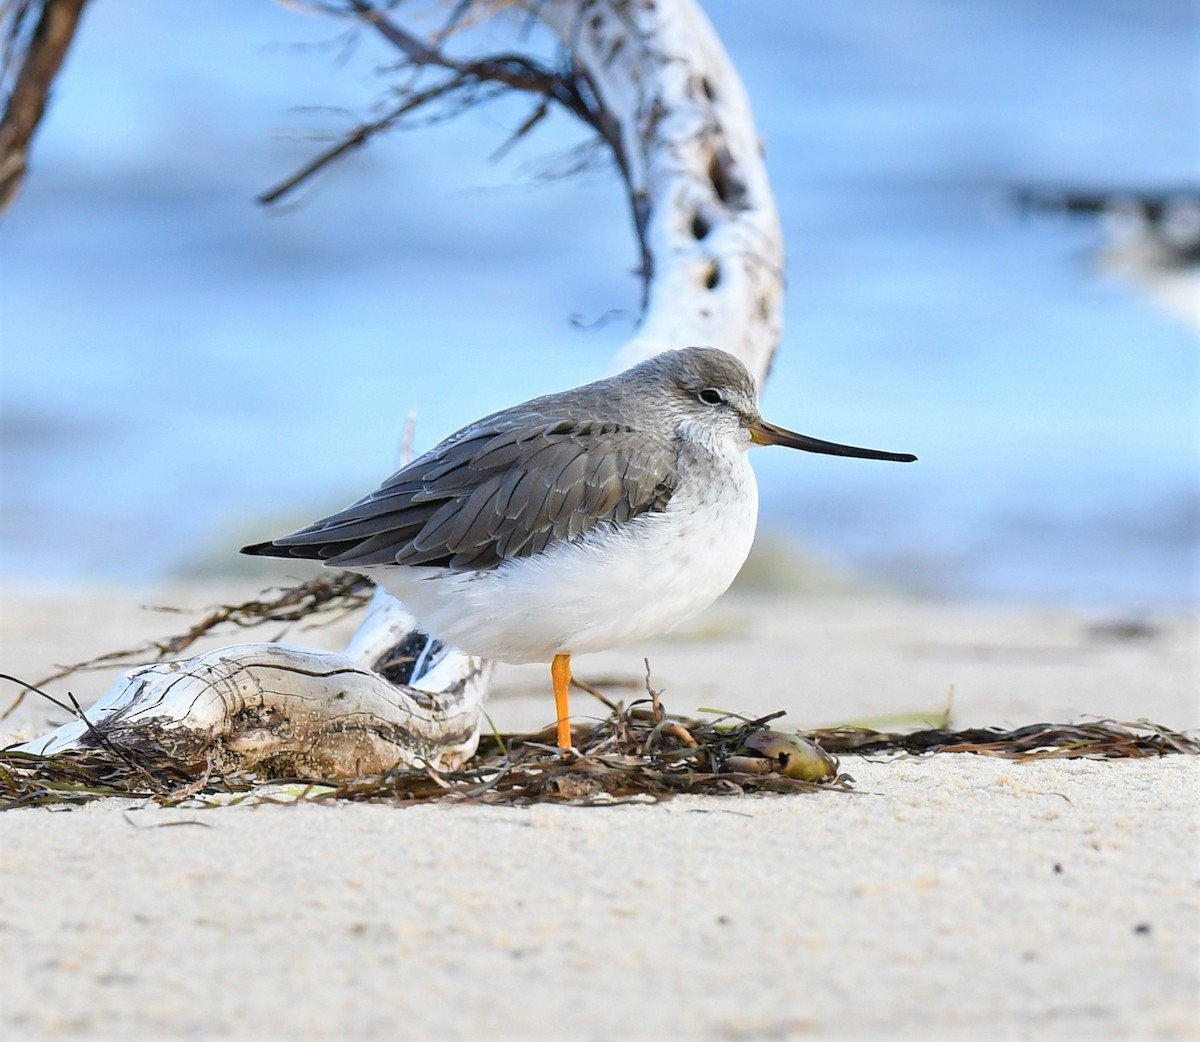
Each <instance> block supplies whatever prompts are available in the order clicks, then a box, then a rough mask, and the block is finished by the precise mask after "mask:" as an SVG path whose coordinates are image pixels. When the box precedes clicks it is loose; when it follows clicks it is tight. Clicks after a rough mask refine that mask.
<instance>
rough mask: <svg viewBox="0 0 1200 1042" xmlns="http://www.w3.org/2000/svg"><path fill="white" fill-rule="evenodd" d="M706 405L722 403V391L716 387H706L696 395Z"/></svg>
mask: <svg viewBox="0 0 1200 1042" xmlns="http://www.w3.org/2000/svg"><path fill="white" fill-rule="evenodd" d="M696 397H697V398H699V399H700V400H701V401H702V402H703V403H704V404H705V405H720V404H721V403H722V402H723V401H725V399H724V398H722V397H721V392H720V391H718V390H717V389H716V388H715V387H706V388H704V390H703V391H701V392H700V393H699V394H698V395H696Z"/></svg>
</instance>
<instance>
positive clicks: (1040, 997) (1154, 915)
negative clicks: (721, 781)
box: [0, 590, 1200, 1040]
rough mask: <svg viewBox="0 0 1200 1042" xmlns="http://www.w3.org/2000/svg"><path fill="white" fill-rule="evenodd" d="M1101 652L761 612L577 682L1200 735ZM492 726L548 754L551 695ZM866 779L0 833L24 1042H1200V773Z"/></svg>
mask: <svg viewBox="0 0 1200 1042" xmlns="http://www.w3.org/2000/svg"><path fill="white" fill-rule="evenodd" d="M227 592H228V591H223V593H227ZM167 596H168V595H166V594H163V595H160V596H159V597H157V598H151V599H155V600H159V601H161V600H162V599H163V598H165V597H167ZM169 596H170V598H171V599H172V600H174V601H175V602H177V603H178V602H179V601H180V599H181V597H182V596H183V594H181V593H179V592H178V591H176V592H175V593H173V594H171V595H169ZM189 596H191V597H193V598H196V599H197V601H198V602H199V603H204V602H206V601H209V600H213V599H215V598H214V597H213V596H212V594H211V592H210V593H209V594H207V595H206V594H205V593H204V592H203V591H197V590H192V591H191V592H190V594H189ZM135 603H136V599H134V598H131V597H130V596H129V595H124V596H122V595H118V594H109V595H103V596H101V595H90V594H89V595H87V596H83V595H79V594H76V595H75V596H74V597H73V598H72V600H71V602H70V603H68V602H66V601H64V600H63V599H62V598H59V597H53V596H44V597H36V596H33V595H28V596H21V595H17V596H10V597H9V599H8V605H9V608H8V611H7V612H6V613H5V614H6V619H5V622H6V628H5V638H4V646H3V667H0V668H5V669H6V670H7V671H10V672H18V673H22V674H31V675H32V674H36V673H38V672H39V671H44V667H45V663H46V662H47V661H51V660H60V659H65V658H73V657H77V656H80V655H83V654H87V653H90V652H92V651H95V650H100V649H103V648H110V647H112V646H114V645H116V644H121V643H131V642H135V641H136V640H139V639H142V638H144V637H147V636H153V635H161V634H162V633H166V632H170V631H171V630H172V629H174V628H176V627H175V623H176V622H177V621H178V620H174V619H171V618H164V617H160V616H151V617H145V616H144V615H139V613H137V612H136V611H135V610H134V609H133V608H132V607H131V606H132V605H133V604H135ZM194 603H195V602H194ZM1097 621H1098V620H1095V619H1087V618H1083V617H1080V616H1077V615H1072V614H1070V613H1030V612H1019V611H1007V610H1004V611H1002V610H987V611H984V610H980V609H973V608H960V607H955V606H940V607H939V606H929V605H920V606H914V605H911V604H904V603H898V602H888V601H868V602H848V601H840V602H839V601H803V600H799V599H797V598H791V597H776V598H761V597H760V598H757V599H755V598H750V597H747V596H746V595H742V596H740V597H734V598H732V599H729V600H726V601H724V602H722V603H721V604H720V605H718V606H717V607H716V608H714V609H713V611H712V612H710V613H709V615H708V616H707V617H706V618H705V619H704V620H702V621H701V622H699V623H697V624H696V625H695V626H693V627H690V628H689V629H688V630H687V631H685V632H684V633H683V634H680V635H678V636H676V637H673V638H669V639H665V640H660V641H656V642H652V643H650V644H648V645H647V646H645V647H639V648H636V649H632V650H626V651H619V652H611V653H608V654H606V655H602V656H595V658H594V659H593V660H591V661H590V662H589V661H588V660H580V661H579V663H578V666H579V672H580V674H581V675H582V676H584V677H585V678H587V677H590V678H604V677H613V676H614V675H615V676H616V677H618V678H621V677H625V678H630V679H634V680H636V678H637V676H638V674H639V673H640V659H641V656H642V655H643V654H648V655H649V656H650V658H651V664H652V666H653V668H654V674H655V678H656V683H657V684H658V686H662V687H665V688H666V689H667V694H666V696H665V697H666V701H667V704H668V707H669V708H671V709H672V710H675V711H690V710H691V709H693V708H695V706H697V705H704V704H713V703H716V704H718V705H721V706H724V707H728V708H734V709H742V710H746V711H748V712H762V711H767V710H770V709H774V708H782V707H786V708H788V709H790V710H791V711H792V717H791V720H792V723H793V724H794V725H795V726H808V725H813V726H816V725H820V724H826V723H832V722H837V721H841V720H845V719H848V718H852V717H861V716H865V715H874V714H882V713H898V712H910V711H914V710H926V711H930V712H936V711H938V710H940V709H941V707H942V704H943V702H944V700H945V693H946V690H947V688H948V687H949V686H950V685H951V684H953V685H954V686H955V690H956V702H955V712H956V722H957V723H960V724H964V725H969V724H979V723H1000V724H1019V723H1028V722H1033V721H1036V720H1041V719H1055V720H1065V719H1069V718H1072V717H1075V716H1077V715H1079V714H1082V713H1093V714H1098V715H1115V716H1118V717H1122V718H1126V719H1129V718H1134V717H1139V716H1146V717H1150V718H1153V719H1155V720H1156V721H1158V722H1160V723H1163V724H1167V725H1169V726H1173V727H1177V728H1185V727H1193V726H1196V725H1197V724H1198V723H1200V709H1198V707H1197V704H1196V690H1197V685H1196V680H1197V674H1196V658H1195V656H1196V634H1197V631H1196V626H1195V623H1194V622H1186V621H1182V620H1178V619H1175V620H1157V622H1156V624H1157V626H1158V628H1157V630H1156V634H1155V635H1154V636H1151V637H1148V638H1145V639H1134V640H1111V639H1098V638H1097V636H1096V634H1095V632H1094V631H1093V629H1092V627H1093V625H1094V623H1095V622H1097ZM324 636H325V637H326V638H327V639H326V641H325V642H326V643H332V644H335V645H336V643H337V641H338V640H339V639H341V636H342V634H339V633H328V632H327V633H325V634H324ZM312 637H313V635H312V634H305V635H303V636H302V637H297V638H295V639H296V640H297V642H305V643H315V641H313V640H312V639H311V638H312ZM91 683H92V682H91V681H88V684H89V688H88V690H87V691H86V694H87V696H88V697H89V698H90V697H94V696H95V695H97V694H99V693H100V690H101V686H102V682H100V681H97V682H96V684H97V686H96V687H94V688H92V687H90V684H91ZM72 686H73V688H74V690H76V692H77V693H78V694H79V695H80V696H81V698H82V697H83V696H84V694H85V691H84V688H83V685H81V684H80V682H79V681H78V680H76V681H73V682H72ZM59 690H61V688H60V689H59ZM613 690H614V693H617V694H621V693H622V692H621V691H620V689H613ZM629 693H631V692H629ZM84 700H85V701H86V700H87V699H84ZM0 704H6V703H0ZM577 708H578V709H579V710H580V711H581V712H584V711H588V707H587V705H586V702H584V701H582V700H581V701H580V703H578V705H577ZM494 715H495V716H496V718H497V722H498V723H499V724H500V725H501V726H504V727H509V726H529V725H533V724H543V723H545V722H547V721H548V719H549V718H550V716H551V715H552V713H551V700H550V698H549V694H548V690H547V689H546V686H545V679H544V677H543V676H542V671H541V670H540V669H539V668H537V667H527V668H522V669H518V670H509V671H506V673H505V675H504V677H503V680H502V683H501V685H500V687H499V689H498V691H497V694H496V697H495V714H494ZM46 717H47V714H46V713H45V711H44V710H43V708H42V707H41V706H40V705H36V704H34V703H27V705H26V706H25V707H23V709H22V710H21V711H20V712H19V713H18V714H16V715H15V716H14V717H13V718H12V719H11V720H10V721H9V722H8V723H7V724H5V725H3V726H5V727H9V728H10V729H11V733H10V734H9V735H8V736H7V737H13V736H16V735H18V734H29V733H32V731H34V730H36V729H37V728H39V727H41V726H43V725H44V724H45V723H46V722H47V719H46ZM843 768H844V769H846V770H848V771H849V772H850V773H852V774H853V775H854V776H855V777H856V778H857V779H858V783H859V784H858V791H857V792H855V793H851V794H846V793H840V792H827V793H819V794H814V795H805V796H798V797H788V798H761V799H742V800H728V799H727V800H721V799H691V798H689V799H679V800H676V801H674V802H672V803H668V804H664V805H660V806H652V807H651V806H644V807H612V808H597V809H577V808H563V807H545V806H543V807H535V808H531V809H504V808H477V807H451V806H425V807H418V808H410V809H406V810H402V809H398V808H395V807H391V806H384V805H345V804H342V805H332V806H312V805H309V806H259V807H253V808H249V807H233V808H230V807H225V808H218V809H193V808H182V809H176V810H162V809H158V808H156V807H153V806H152V805H149V806H147V805H142V804H132V803H130V802H127V801H105V802H103V803H100V804H94V805H91V806H89V807H87V808H85V809H83V810H76V811H71V812H51V811H46V810H21V811H15V812H11V813H7V814H0V850H2V851H3V853H2V854H0V958H2V959H3V965H4V967H5V972H4V973H2V974H0V1038H5V1039H7V1038H18V1037H19V1038H45V1037H49V1038H60V1037H61V1038H69V1037H102V1038H123V1039H163V1038H237V1039H358V1038H403V1039H426V1038H439V1039H458V1038H462V1039H479V1038H489V1039H500V1040H506V1039H552V1038H553V1039H560V1038H579V1039H714V1040H742V1039H745V1040H751V1039H790V1038H804V1039H808V1038H818V1039H842V1038H876V1037H889V1038H890V1037H901V1038H912V1039H926V1038H1036V1039H1075V1038H1080V1039H1082V1038H1087V1039H1100V1038H1131V1039H1133V1038H1136V1039H1142V1038H1148V1039H1156V1038H1163V1039H1168V1038H1200V1029H1198V1027H1197V1025H1198V1024H1200V809H1198V806H1200V801H1198V800H1197V793H1200V761H1197V760H1195V759H1192V758H1183V757H1170V758H1166V759H1161V760H1152V761H1129V762H1096V761H1052V762H1047V761H1042V762H1037V763H1027V764H1017V763H1010V762H1004V761H998V760H991V759H985V758H981V757H974V756H965V755H961V756H959V755H954V756H952V755H940V756H934V757H928V758H924V759H912V758H893V759H889V760H884V761H878V762H870V761H866V760H862V759H858V758H850V757H847V758H844V759H843ZM185 822H186V823H201V824H183V823H185ZM160 825H178V827H170V828H159V827H156V826H160Z"/></svg>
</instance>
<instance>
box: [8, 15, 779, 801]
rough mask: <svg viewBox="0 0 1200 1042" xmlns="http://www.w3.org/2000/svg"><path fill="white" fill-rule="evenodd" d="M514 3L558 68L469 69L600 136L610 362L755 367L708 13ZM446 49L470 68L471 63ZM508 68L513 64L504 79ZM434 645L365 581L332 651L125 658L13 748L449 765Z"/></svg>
mask: <svg viewBox="0 0 1200 1042" xmlns="http://www.w3.org/2000/svg"><path fill="white" fill-rule="evenodd" d="M485 6H486V5H485ZM525 8H526V12H527V14H531V15H533V16H535V17H537V18H539V19H541V20H542V21H544V22H545V23H546V25H548V26H549V27H550V28H551V29H552V30H553V31H554V32H555V33H556V34H557V36H558V38H559V39H560V40H561V42H562V44H563V47H564V48H565V52H566V58H567V62H566V68H567V72H566V73H555V74H554V75H550V74H549V73H545V72H544V71H539V67H537V66H536V64H535V63H533V61H532V59H528V60H526V59H523V58H522V57H521V56H520V55H505V56H501V57H494V58H490V59H481V60H479V61H477V62H474V63H469V67H470V68H473V69H474V70H475V71H474V72H471V73H470V74H469V75H473V76H476V77H486V76H487V75H488V70H489V69H499V70H501V73H500V74H498V76H497V78H498V80H499V81H500V82H503V83H505V85H507V86H513V87H514V89H522V90H532V91H535V92H542V93H544V95H545V96H546V97H548V98H550V99H552V100H562V98H563V97H567V98H569V99H570V104H569V105H568V107H570V108H572V110H573V111H575V112H576V114H577V115H582V116H583V117H584V118H585V119H586V120H587V122H588V123H590V124H591V125H592V126H594V127H595V128H596V129H597V130H598V131H599V132H600V133H601V134H602V136H603V137H604V139H605V140H606V141H607V142H608V143H609V145H610V146H612V148H613V150H614V154H615V158H616V161H617V165H618V167H619V168H620V170H621V172H622V175H623V177H624V179H625V182H626V185H627V187H628V190H629V197H630V200H631V204H632V208H633V217H634V224H635V229H636V232H637V236H638V240H639V243H640V244H641V247H642V254H643V265H642V267H643V275H644V278H645V287H646V294H645V308H644V314H643V316H642V322H641V325H640V328H639V330H638V332H637V334H636V335H635V336H634V337H633V339H632V340H631V341H630V342H629V343H628V344H627V345H626V346H625V347H624V348H623V349H622V350H621V351H620V352H619V354H618V355H617V366H616V367H617V368H620V367H624V366H626V365H629V364H632V363H634V362H636V361H639V360H641V359H643V358H646V357H649V356H650V355H653V354H655V353H657V352H659V351H661V350H664V349H667V348H675V347H680V346H684V345H689V344H708V345H714V346H719V347H722V348H724V349H725V350H727V351H730V352H732V353H734V354H736V355H738V356H739V357H740V358H741V359H742V360H743V361H744V362H745V363H746V364H747V366H748V367H749V368H750V370H751V371H752V372H753V373H754V374H755V375H756V377H757V378H758V380H759V381H760V383H761V382H762V381H763V380H765V378H766V375H767V372H768V370H769V368H770V362H771V358H772V356H773V354H774V352H775V349H776V346H777V344H778V342H779V335H780V312H781V305H782V297H783V242H782V233H781V231H780V227H779V220H778V215H777V213H776V210H775V205H774V200H773V198H772V196H771V191H770V187H769V185H768V182H767V175H766V170H765V167H764V165H763V160H762V153H761V148H760V144H759V140H758V136H757V133H756V131H755V129H754V122H753V119H752V116H751V111H750V105H749V102H748V100H747V98H746V94H745V90H744V89H743V87H742V84H741V82H740V81H739V79H738V77H737V74H736V72H735V71H734V69H733V66H732V65H731V64H730V61H729V59H728V57H727V56H726V55H725V52H724V50H723V49H722V47H721V45H720V41H719V40H718V39H717V37H716V34H715V33H714V31H713V29H712V27H711V25H710V24H709V22H708V20H707V19H706V18H705V17H704V15H703V13H702V12H701V11H700V9H699V7H698V6H697V5H696V4H695V3H694V2H693V0H655V2H651V0H640V2H639V0H633V2H629V0H594V2H589V0H537V2H534V0H529V3H528V4H526V5H525ZM342 13H343V14H346V15H347V16H350V17H355V18H358V19H360V20H362V21H365V22H367V23H368V24H370V25H371V26H373V27H374V28H375V29H377V30H378V31H379V32H381V33H382V34H383V35H384V37H385V38H387V39H388V40H390V41H391V42H392V43H393V44H395V46H397V48H398V49H399V50H401V52H402V53H404V54H405V55H406V56H407V57H408V58H409V60H410V61H411V62H415V63H417V64H421V65H428V64H435V65H436V64H439V56H440V54H441V52H440V51H439V50H438V46H439V45H438V44H437V43H436V42H430V41H429V40H424V39H421V38H419V37H416V36H414V35H412V34H411V33H409V32H408V31H407V30H406V29H404V28H403V27H402V26H399V25H397V24H395V23H393V22H391V21H390V20H389V18H388V16H387V15H385V14H384V13H383V12H382V11H379V10H376V9H375V8H373V7H371V5H369V4H367V3H364V2H362V0H351V2H350V3H348V4H347V5H346V7H345V8H344V9H342ZM414 56H415V57H414ZM442 64H443V65H445V66H446V67H448V68H449V69H450V71H451V73H452V74H453V75H454V76H456V77H463V76H464V75H467V74H466V73H464V71H463V70H464V69H465V68H468V64H467V63H463V62H461V61H452V60H451V59H445V61H444V62H442ZM514 69H516V70H518V71H520V72H521V76H522V77H525V75H526V73H528V76H527V77H526V78H522V79H519V80H518V81H516V82H510V80H511V79H512V78H513V76H514V75H515V74H514V73H513V70H514ZM505 77H509V78H508V79H505ZM365 140H366V138H365V137H363V138H362V141H365ZM362 141H358V142H357V143H359V144H361V143H362ZM339 154H340V153H339ZM310 165H311V164H310ZM430 649H431V642H430V641H429V638H427V637H426V636H425V635H424V634H422V633H421V632H420V631H419V629H418V628H417V626H416V622H415V620H414V619H412V617H411V616H409V615H408V613H407V612H406V611H405V610H404V609H403V607H402V606H400V605H399V604H397V602H395V601H394V600H392V599H391V598H389V597H387V596H386V595H385V594H383V593H382V592H378V593H377V594H376V597H375V600H374V601H373V604H372V608H371V610H370V612H369V613H368V615H367V617H366V619H364V621H363V623H362V626H361V627H360V629H359V631H358V633H357V634H356V636H355V637H354V639H353V641H352V642H351V644H350V646H349V647H348V648H347V650H346V652H345V654H343V655H334V654H328V653H322V652H314V651H308V650H303V649H296V648H287V647H282V646H279V645H262V644H251V645H241V646H235V647H230V648H224V649H221V650H220V651H215V652H210V653H209V654H207V655H202V656H199V657H198V658H194V659H189V660H187V661H185V662H176V663H166V664H159V665H155V666H150V667H145V668H142V669H138V670H133V671H132V672H130V673H128V674H126V675H125V676H124V677H123V678H121V679H120V680H119V681H117V683H116V684H115V685H114V686H113V688H112V689H111V690H110V691H109V692H108V694H107V695H106V696H105V697H104V698H103V699H101V701H100V702H99V703H97V704H96V705H95V706H94V707H93V708H92V709H91V710H89V713H88V723H86V724H85V723H84V722H82V721H74V722H72V723H69V724H67V725H65V726H64V727H61V728H59V729H58V730H57V731H55V732H52V733H51V734H49V735H46V736H43V737H42V738H40V739H38V740H36V741H34V742H31V743H28V745H27V746H26V747H25V748H26V749H29V750H30V751H44V752H50V753H53V752H60V751H62V750H65V749H71V748H78V747H86V746H91V745H95V744H97V743H98V742H101V741H104V742H112V743H113V744H114V745H115V746H116V747H118V748H136V747H137V746H138V743H144V742H147V741H149V742H154V743H157V744H158V746H159V747H166V748H170V749H177V750H179V754H180V756H181V757H183V758H185V759H186V760H187V761H188V762H191V763H194V764H197V765H199V764H202V763H204V762H208V763H212V762H218V763H220V764H221V765H222V766H223V767H224V768H226V769H229V768H231V767H240V768H242V769H248V770H254V771H257V772H258V773H260V774H264V773H265V774H268V775H270V774H271V772H279V771H282V773H283V774H295V773H297V771H298V770H301V769H302V771H301V772H302V773H305V774H308V775H310V776H312V775H313V774H316V775H318V776H321V777H325V778H328V779H330V780H340V779H345V778H347V777H353V776H354V775H356V774H358V773H363V772H369V771H373V770H379V769H383V768H386V767H391V766H395V765H408V764H413V763H417V762H425V763H429V764H431V765H433V766H454V765H456V764H458V763H460V762H462V760H464V759H466V758H467V757H469V756H470V755H471V753H472V752H473V751H474V748H475V745H476V742H477V740H478V730H479V724H480V720H481V716H482V707H483V704H484V701H485V699H486V696H487V689H488V680H489V678H490V674H491V669H490V665H489V664H488V663H485V662H482V661H480V660H478V659H472V658H468V657H467V656H464V655H462V654H460V653H458V652H456V651H454V650H453V649H439V648H432V650H433V652H434V653H435V654H436V656H437V661H436V664H435V665H434V666H433V668H429V669H426V668H425V667H426V665H427V664H426V663H424V662H419V661H416V660H418V659H420V657H421V656H422V655H425V654H428V653H429V651H430ZM413 685H415V686H413Z"/></svg>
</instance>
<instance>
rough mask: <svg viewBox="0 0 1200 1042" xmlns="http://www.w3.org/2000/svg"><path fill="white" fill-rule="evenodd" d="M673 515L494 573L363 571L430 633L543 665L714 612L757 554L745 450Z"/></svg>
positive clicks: (687, 486)
mask: <svg viewBox="0 0 1200 1042" xmlns="http://www.w3.org/2000/svg"><path fill="white" fill-rule="evenodd" d="M723 463H724V464H725V468H728V469H725V468H723V469H724V470H725V472H724V474H723V475H722V477H721V480H719V481H713V482H710V483H705V482H685V483H684V485H683V486H682V487H681V488H680V489H679V490H678V491H677V492H676V493H675V495H674V496H672V498H671V500H670V502H669V503H668V505H667V509H666V510H664V511H662V512H660V513H653V514H642V515H641V516H639V517H637V518H635V519H634V520H632V521H629V522H626V523H625V524H622V525H618V526H606V527H603V528H599V529H595V530H594V531H592V532H591V533H589V534H588V535H587V536H586V537H584V538H583V539H580V540H579V541H577V542H574V543H559V544H556V545H554V546H552V547H550V548H548V549H547V550H546V551H545V552H544V553H541V554H538V555H536V556H534V557H526V558H520V559H517V560H513V561H508V562H505V563H504V564H503V565H501V566H500V567H499V568H496V569H494V570H491V571H486V572H459V573H455V572H447V571H445V570H443V569H436V568H410V567H401V566H377V567H372V568H369V569H363V570H364V571H365V572H367V573H368V574H369V575H370V576H371V577H372V578H373V579H374V580H375V581H376V582H377V583H379V584H380V585H381V586H383V588H384V589H386V590H387V591H388V592H389V593H391V594H392V595H393V596H394V597H397V598H398V599H399V600H401V601H403V602H404V603H405V604H406V605H407V606H408V607H409V609H410V610H411V611H412V612H413V614H414V615H416V616H417V618H418V619H419V620H420V622H421V624H422V627H423V628H425V629H426V630H427V631H428V632H429V633H431V634H433V635H434V636H436V637H438V638H439V639H441V640H443V641H446V642H447V643H450V644H453V645H455V646H456V647H458V648H459V649H461V650H462V651H465V652H467V653H468V654H472V655H482V656H485V657H487V658H494V659H498V660H499V661H501V662H544V661H549V660H550V659H551V658H553V657H554V656H555V655H557V654H564V653H565V654H581V653H584V652H589V651H600V650H603V649H605V648H611V647H617V646H619V645H622V644H628V643H630V642H631V641H635V640H640V639H641V638H643V637H648V636H652V635H653V634H655V633H662V632H663V631H665V630H668V629H671V628H673V627H674V626H677V625H678V624H679V623H681V622H683V621H684V620H686V619H688V618H690V617H691V616H693V615H695V614H696V613H697V612H699V611H701V610H703V609H704V608H706V607H708V605H710V604H711V603H712V602H713V601H714V600H716V599H717V597H719V596H720V595H721V594H722V593H723V592H724V591H725V590H726V589H728V588H729V584H730V583H731V582H733V579H734V577H735V576H736V575H737V573H738V570H739V569H740V568H741V566H742V564H743V563H744V562H745V560H746V555H747V554H748V553H749V552H750V544H751V542H753V540H754V529H755V525H756V523H757V518H758V487H757V485H756V483H755V480H754V472H753V471H752V470H751V469H750V463H749V460H747V459H746V453H745V452H744V451H742V450H738V451H735V452H734V453H733V454H732V456H731V457H730V458H726V459H725V460H724V461H723Z"/></svg>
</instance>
